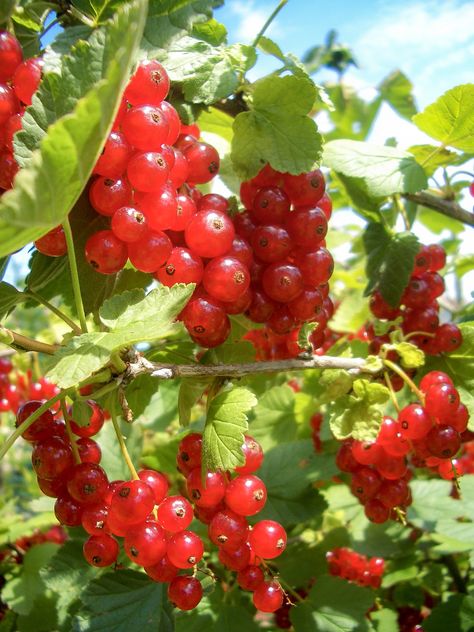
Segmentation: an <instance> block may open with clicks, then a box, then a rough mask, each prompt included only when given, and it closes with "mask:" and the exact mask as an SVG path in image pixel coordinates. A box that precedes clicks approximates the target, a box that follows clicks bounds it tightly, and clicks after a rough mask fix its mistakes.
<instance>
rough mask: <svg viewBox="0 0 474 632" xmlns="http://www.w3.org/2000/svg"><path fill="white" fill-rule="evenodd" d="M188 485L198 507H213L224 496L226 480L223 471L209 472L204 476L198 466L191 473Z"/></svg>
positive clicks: (191, 496) (190, 495)
mask: <svg viewBox="0 0 474 632" xmlns="http://www.w3.org/2000/svg"><path fill="white" fill-rule="evenodd" d="M186 487H187V490H188V495H189V498H190V499H191V500H192V502H193V503H194V504H196V505H197V506H198V507H212V506H214V505H217V504H218V503H219V502H220V501H221V500H222V499H223V498H224V494H225V489H226V480H225V477H224V475H223V474H222V473H221V472H207V473H206V475H205V476H204V477H203V476H202V473H201V468H200V467H197V468H195V469H194V470H192V471H191V472H190V473H189V475H188V477H187V479H186Z"/></svg>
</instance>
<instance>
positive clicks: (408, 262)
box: [363, 223, 420, 307]
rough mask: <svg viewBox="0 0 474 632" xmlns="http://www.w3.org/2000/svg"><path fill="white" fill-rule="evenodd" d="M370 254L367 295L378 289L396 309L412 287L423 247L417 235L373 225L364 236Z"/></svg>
mask: <svg viewBox="0 0 474 632" xmlns="http://www.w3.org/2000/svg"><path fill="white" fill-rule="evenodd" d="M363 240H364V248H365V251H366V253H367V266H366V271H367V277H368V284H367V287H366V288H365V292H364V293H365V295H366V296H368V295H369V294H371V293H372V292H373V291H374V290H375V289H378V290H379V291H380V293H381V294H382V297H383V298H384V300H385V301H386V302H387V303H388V304H389V305H391V306H392V307H396V306H397V305H398V304H399V303H400V299H401V297H402V294H403V292H404V290H405V288H406V286H407V285H408V282H409V279H410V276H411V273H412V272H413V267H414V265H415V257H416V254H417V253H418V250H419V247H420V244H419V242H418V238H417V237H416V236H415V235H414V234H413V233H408V232H402V233H396V234H394V233H390V232H388V230H387V229H386V228H385V226H383V224H376V223H372V224H369V225H368V226H367V229H366V231H365V233H364V235H363Z"/></svg>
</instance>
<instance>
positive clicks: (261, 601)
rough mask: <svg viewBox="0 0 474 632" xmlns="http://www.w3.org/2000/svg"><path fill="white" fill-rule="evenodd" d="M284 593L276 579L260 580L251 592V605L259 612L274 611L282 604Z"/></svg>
mask: <svg viewBox="0 0 474 632" xmlns="http://www.w3.org/2000/svg"><path fill="white" fill-rule="evenodd" d="M283 597H284V593H283V590H282V588H281V586H280V584H279V583H278V582H276V581H269V582H262V583H261V584H259V585H258V586H257V587H256V588H255V591H254V593H253V599H252V600H253V605H254V606H255V607H256V608H257V610H260V611H261V612H275V610H278V608H281V606H282V604H283Z"/></svg>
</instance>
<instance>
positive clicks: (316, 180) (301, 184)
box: [283, 169, 326, 206]
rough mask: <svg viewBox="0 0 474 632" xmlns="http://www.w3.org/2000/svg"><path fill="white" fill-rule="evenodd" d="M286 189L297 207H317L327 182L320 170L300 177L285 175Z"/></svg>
mask: <svg viewBox="0 0 474 632" xmlns="http://www.w3.org/2000/svg"><path fill="white" fill-rule="evenodd" d="M283 181H284V188H285V191H286V193H287V194H288V196H289V197H290V199H291V201H292V203H293V204H294V205H295V206H309V205H313V204H314V205H316V204H317V203H318V202H319V200H320V199H321V198H322V196H323V194H324V190H325V186H326V185H325V181H324V176H323V174H322V172H321V171H320V170H319V169H315V170H314V171H308V172H306V173H302V174H301V175H299V176H294V175H290V174H285V175H284V178H283Z"/></svg>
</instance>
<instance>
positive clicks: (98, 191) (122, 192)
mask: <svg viewBox="0 0 474 632" xmlns="http://www.w3.org/2000/svg"><path fill="white" fill-rule="evenodd" d="M131 200H132V189H131V187H130V185H129V183H128V182H127V180H121V179H118V180H113V179H111V178H103V177H100V178H96V179H95V180H94V181H93V182H92V185H91V187H90V189H89V201H90V203H91V205H92V207H93V208H94V210H96V211H97V213H100V214H101V215H105V216H107V217H111V216H112V215H113V214H114V213H115V211H116V210H117V209H119V208H121V207H122V206H128V205H129V204H130V202H131Z"/></svg>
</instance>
